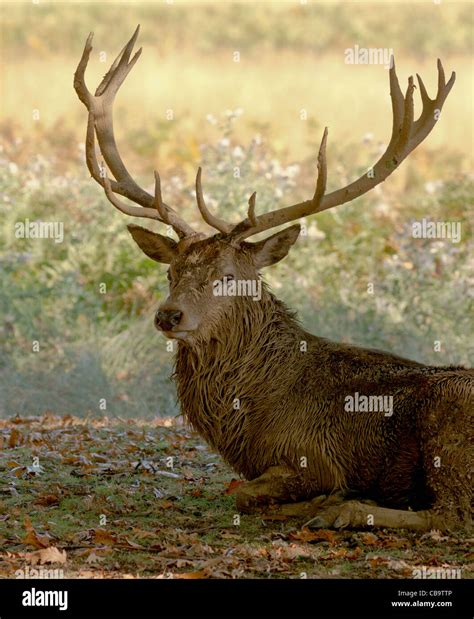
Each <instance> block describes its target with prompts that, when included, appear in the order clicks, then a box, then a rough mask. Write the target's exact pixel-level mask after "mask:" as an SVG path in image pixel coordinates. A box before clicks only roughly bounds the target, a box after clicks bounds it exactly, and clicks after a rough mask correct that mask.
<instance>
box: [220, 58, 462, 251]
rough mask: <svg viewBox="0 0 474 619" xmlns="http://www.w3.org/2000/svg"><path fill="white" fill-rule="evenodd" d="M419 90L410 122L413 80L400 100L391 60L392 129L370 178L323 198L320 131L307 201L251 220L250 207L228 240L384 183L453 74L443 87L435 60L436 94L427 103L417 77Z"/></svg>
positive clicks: (431, 117)
mask: <svg viewBox="0 0 474 619" xmlns="http://www.w3.org/2000/svg"><path fill="white" fill-rule="evenodd" d="M416 76H417V78H418V84H419V87H420V94H421V100H422V103H423V111H422V112H421V115H420V117H419V118H418V120H417V121H414V120H413V91H414V89H415V85H414V83H413V77H411V76H410V77H409V78H408V88H407V91H406V94H405V96H403V94H402V91H401V89H400V84H399V82H398V78H397V74H396V72H395V62H394V59H393V57H392V58H391V67H390V96H391V98H392V111H393V126H392V137H391V138H390V142H389V144H388V146H387V149H386V151H385V152H384V154H383V155H382V156H381V157H380V159H379V160H378V161H377V163H376V164H375V165H374V167H373V168H372V170H371V174H370V175H368V174H365V175H364V176H361V177H360V178H358V179H357V180H356V181H354V182H353V183H351V184H350V185H347V187H343V188H341V189H338V190H337V191H333V192H332V193H330V194H327V195H325V190H326V176H327V164H326V140H327V135H328V130H327V127H326V129H325V130H324V134H323V138H322V140H321V146H320V147H319V155H318V179H317V183H316V190H315V192H314V195H313V197H312V198H311V200H306V201H305V202H299V203H298V204H293V205H292V206H287V207H286V208H282V209H276V210H274V211H270V212H269V213H264V214H263V215H259V216H255V213H254V210H253V208H254V206H252V205H251V206H250V208H249V213H248V216H247V219H245V220H244V221H243V222H241V223H240V224H238V225H237V226H236V227H235V228H234V229H233V231H232V233H231V234H232V236H235V238H238V239H239V240H242V239H245V238H247V237H249V236H252V235H253V234H257V232H263V231H264V230H268V229H270V228H274V227H275V226H280V225H282V224H285V223H288V222H290V221H294V220H295V219H299V218H300V217H307V216H308V215H313V214H314V213H320V212H321V211H325V210H327V209H330V208H333V207H334V206H338V205H339V204H344V203H345V202H350V201H351V200H354V198H358V197H359V196H361V195H362V194H364V193H366V192H367V191H369V190H370V189H373V188H374V187H375V186H376V185H378V184H379V183H381V182H382V181H384V180H385V179H386V178H387V177H388V176H389V175H390V174H391V173H392V172H393V171H394V170H396V169H397V168H398V166H399V165H400V163H401V162H402V161H403V160H404V159H405V157H407V156H408V155H409V154H410V153H411V151H413V150H414V149H415V148H416V147H417V146H418V145H419V144H420V143H421V142H422V141H423V140H424V139H425V137H426V136H427V135H428V134H429V132H430V131H431V129H432V128H433V127H434V126H435V124H436V121H437V120H438V118H439V114H440V112H441V109H442V107H443V103H444V102H445V100H446V97H447V96H448V94H449V91H450V90H451V88H452V86H453V84H454V81H455V79H456V74H455V73H454V71H453V73H452V75H451V78H450V80H449V82H448V83H447V84H446V83H445V77H444V69H443V65H442V64H441V60H439V59H438V92H437V94H436V98H435V99H430V98H429V97H428V93H427V92H426V88H425V85H424V84H423V80H422V79H421V77H420V76H419V75H418V74H417V75H416Z"/></svg>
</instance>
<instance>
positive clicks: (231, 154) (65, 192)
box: [0, 111, 474, 417]
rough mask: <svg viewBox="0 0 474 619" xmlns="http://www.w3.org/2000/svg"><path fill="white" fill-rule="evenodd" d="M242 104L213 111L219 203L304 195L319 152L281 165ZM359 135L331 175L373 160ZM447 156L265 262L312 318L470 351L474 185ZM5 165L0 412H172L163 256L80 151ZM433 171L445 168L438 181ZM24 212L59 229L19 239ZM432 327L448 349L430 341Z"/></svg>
mask: <svg viewBox="0 0 474 619" xmlns="http://www.w3.org/2000/svg"><path fill="white" fill-rule="evenodd" d="M238 116H239V113H238V111H236V112H228V113H227V114H226V115H225V116H224V118H223V119H222V121H217V120H216V119H213V118H209V121H210V122H212V123H213V124H216V125H217V128H218V129H219V133H220V138H219V139H218V141H217V142H216V143H215V144H210V145H207V146H205V147H202V165H203V170H204V175H203V181H204V187H205V194H206V199H207V201H208V204H209V206H210V207H211V208H212V209H213V210H216V211H217V212H219V214H220V215H221V216H223V217H224V218H226V219H227V220H230V221H232V220H233V221H237V220H238V218H239V217H242V216H243V215H244V213H245V210H246V206H247V200H248V197H249V195H250V193H251V192H252V191H253V190H257V192H258V196H257V209H258V211H259V212H263V211H266V210H269V209H272V208H276V207H278V206H280V205H282V204H284V203H286V204H289V203H290V200H294V201H296V200H297V199H299V198H302V197H304V196H306V195H308V194H309V193H310V192H311V190H312V188H313V186H314V164H313V162H303V164H302V165H301V166H295V165H283V164H282V163H281V162H280V161H278V160H277V159H276V158H275V157H274V155H273V154H272V153H271V151H269V149H268V147H267V146H266V145H265V144H264V143H262V142H261V140H260V139H259V138H255V139H254V140H252V142H251V143H250V144H248V145H242V144H239V143H238V142H237V140H236V138H235V136H234V126H235V122H236V121H237V119H238ZM357 146H358V147H357V149H355V148H354V149H351V148H347V147H346V148H345V149H344V152H345V153H350V155H348V154H345V155H344V154H343V153H342V152H341V153H339V152H337V149H336V153H334V151H333V153H332V158H334V159H335V160H337V161H338V162H339V165H338V166H337V167H336V169H335V173H333V174H332V176H331V179H332V180H331V182H332V183H334V185H337V184H339V185H341V184H345V183H346V182H347V178H348V177H350V175H352V174H354V171H355V170H359V171H361V170H363V169H364V167H363V164H362V162H363V161H366V159H367V158H368V157H370V156H371V155H370V153H367V150H369V151H371V149H372V148H373V146H372V145H371V144H368V145H367V144H366V145H365V146H364V145H362V146H361V145H357ZM364 149H365V150H364ZM359 151H360V154H359V155H358V156H357V157H356V156H354V155H353V153H354V152H359ZM446 161H447V160H446V157H445V156H444V155H442V156H440V157H436V156H435V155H432V156H431V157H430V165H429V169H428V171H426V170H424V169H423V167H422V166H417V167H416V169H417V175H416V177H413V178H411V181H410V183H409V186H408V188H402V189H401V190H397V188H396V187H394V186H393V185H390V184H388V185H387V186H384V187H382V188H380V191H375V192H372V193H371V194H369V195H367V196H364V197H362V198H360V199H358V200H357V201H355V202H354V203H352V204H349V205H345V206H342V207H339V208H337V209H335V210H332V211H329V212H326V213H322V214H321V215H320V216H319V217H318V218H317V220H316V218H311V219H310V220H308V221H307V222H306V226H305V232H306V234H303V235H302V236H301V238H300V240H299V242H298V243H297V245H296V247H295V248H294V249H293V250H292V252H291V253H290V255H289V257H288V258H287V259H286V260H285V261H283V262H282V263H280V264H279V265H277V266H276V267H273V268H271V269H269V270H268V271H267V272H266V273H265V275H266V277H267V279H268V281H269V282H270V284H271V286H272V287H273V289H274V290H275V292H276V294H277V295H278V296H280V297H281V298H283V299H284V300H285V301H287V303H288V305H290V306H291V307H292V308H294V309H296V310H298V312H299V316H300V319H301V321H302V322H303V324H304V325H305V326H307V327H308V329H310V330H311V331H313V332H314V333H317V334H319V335H321V336H326V337H331V338H333V339H337V340H343V341H350V342H354V343H357V344H360V345H365V346H372V347H378V348H384V349H386V350H390V351H393V352H395V353H398V354H402V355H404V356H408V357H412V358H415V359H417V360H419V361H423V362H426V363H434V364H466V365H469V364H472V362H473V350H472V348H470V345H469V341H468V338H466V334H468V333H472V330H473V320H472V316H473V315H474V312H473V311H472V310H473V308H472V304H473V295H472V290H473V286H472V284H473V275H472V265H471V264H470V262H469V260H470V256H472V253H473V241H472V234H471V229H470V220H469V216H468V205H469V204H472V202H473V193H474V191H473V183H472V179H469V178H466V177H463V176H461V175H458V176H456V173H455V166H453V168H450V167H449V164H447V163H446ZM405 165H406V166H410V165H412V166H413V165H414V164H413V163H411V164H410V163H407V164H405ZM2 168H3V173H2V177H1V178H2V180H1V187H0V189H1V192H2V195H3V207H2V227H1V229H0V246H1V248H2V249H1V251H0V344H1V349H2V351H3V353H2V355H1V356H0V381H1V387H2V403H1V409H0V410H3V412H4V413H8V414H13V413H21V414H24V413H40V412H44V411H45V410H53V411H54V412H57V413H75V414H84V413H87V414H92V415H101V414H103V413H104V411H102V410H101V409H100V407H99V402H100V400H101V399H102V398H105V399H106V400H107V409H106V411H105V412H106V413H107V414H108V415H124V416H127V415H136V416H145V417H147V416H148V417H152V416H155V415H157V414H162V413H163V414H164V413H167V414H169V413H170V411H176V410H177V409H176V405H175V393H174V389H173V387H172V385H171V383H170V381H169V380H168V377H169V375H170V373H171V371H172V355H171V353H170V352H167V351H166V347H165V341H164V340H163V338H161V337H160V336H159V335H158V334H157V333H156V332H155V331H154V329H153V312H154V309H155V308H156V306H157V304H158V302H159V301H160V299H161V298H162V297H163V295H164V294H165V292H166V289H167V286H166V278H165V269H164V268H162V267H161V266H159V265H156V264H155V263H153V262H152V261H150V260H148V259H147V258H146V257H145V256H144V255H142V254H141V253H140V252H139V250H138V249H137V248H136V247H135V245H134V244H133V243H132V241H131V239H130V237H129V235H128V232H127V230H126V228H125V223H126V219H125V218H124V217H122V216H120V214H118V213H116V212H115V211H114V210H113V209H112V207H111V206H110V205H109V204H108V203H107V202H106V199H105V197H104V196H103V194H102V192H101V191H100V189H99V188H98V187H97V186H96V185H95V184H94V183H93V182H92V181H91V179H90V178H89V177H88V176H87V175H86V174H85V172H84V169H83V164H81V167H80V168H77V169H80V170H81V172H80V173H79V174H80V176H79V175H78V172H76V173H75V174H72V173H70V172H68V173H67V174H66V175H58V174H57V173H56V171H55V170H56V166H55V162H54V161H53V160H51V161H49V160H45V159H44V158H41V157H37V158H35V159H33V160H31V161H29V163H27V164H25V165H24V166H21V167H19V166H18V165H17V164H15V163H13V161H10V160H9V159H8V158H7V157H6V156H5V157H4V158H3V160H2ZM236 169H239V170H240V176H236V175H235V174H234V172H235V170H236ZM428 173H429V174H430V175H431V178H433V175H436V177H437V178H438V180H437V181H434V182H433V181H430V182H428V180H429V178H430V177H427V176H426V175H427V174H428ZM445 178H450V179H451V180H449V181H445V180H444V179H445ZM166 192H167V198H168V197H169V198H170V201H172V203H173V204H177V207H178V208H179V210H180V212H183V213H184V215H185V217H186V218H188V219H190V220H191V221H193V220H194V221H195V222H196V224H197V225H198V226H202V225H203V224H202V222H200V221H199V218H198V217H197V209H196V208H195V207H194V192H193V188H192V183H191V182H189V181H187V179H186V178H185V177H183V176H179V177H177V176H176V177H171V179H169V180H168V181H167V183H166ZM423 217H425V218H427V219H432V220H434V221H437V220H438V221H459V222H461V224H462V240H461V242H460V243H458V244H455V243H452V242H451V240H449V239H444V240H439V239H438V240H432V239H414V238H412V233H411V229H412V228H411V226H412V222H413V221H414V220H421V219H422V218H423ZM27 218H28V219H29V220H30V221H34V220H39V221H59V222H64V228H65V237H64V242H63V243H55V242H54V240H52V239H26V238H16V236H15V224H16V223H18V222H21V221H24V220H25V219H27ZM149 225H151V224H149ZM103 284H105V287H106V289H105V294H103V293H102V292H103V291H101V286H102V285H103ZM371 284H373V294H371V293H370V292H368V289H369V288H370V286H369V285H371ZM437 340H439V341H441V351H440V352H434V342H435V341H437ZM34 341H38V342H39V345H40V350H39V352H33V350H32V347H33V342H34Z"/></svg>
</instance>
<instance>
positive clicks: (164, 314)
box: [155, 309, 183, 331]
mask: <svg viewBox="0 0 474 619" xmlns="http://www.w3.org/2000/svg"><path fill="white" fill-rule="evenodd" d="M182 315H183V312H181V311H180V310H177V309H159V310H158V311H157V312H156V314H155V327H156V328H157V329H160V330H161V331H171V329H172V328H173V327H176V325H179V321H180V320H181V317H182Z"/></svg>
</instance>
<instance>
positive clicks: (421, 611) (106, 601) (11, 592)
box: [0, 579, 473, 619]
mask: <svg viewBox="0 0 474 619" xmlns="http://www.w3.org/2000/svg"><path fill="white" fill-rule="evenodd" d="M469 585H472V581H468V580H431V579H430V580H413V579H410V580H406V579H405V580H356V579H353V580H336V579H331V580H313V579H308V580H304V579H301V580H298V579H291V580H234V581H232V580H153V579H149V580H67V579H64V580H53V579H47V580H33V579H30V580H7V579H5V580H0V619H14V618H20V617H21V618H22V619H23V618H27V617H48V618H49V619H54V618H55V617H65V618H66V617H68V618H69V617H73V618H80V619H94V617H97V618H98V619H99V618H100V619H104V618H106V617H111V618H112V617H113V618H114V619H118V618H119V617H122V618H127V619H128V618H130V619H145V618H152V617H153V618H159V619H175V618H179V619H196V618H198V617H203V618H204V617H205V618H206V619H209V618H212V617H219V619H222V618H225V617H230V618H233V617H235V618H237V617H238V618H245V619H248V618H251V617H258V618H259V619H261V618H262V617H271V618H272V619H275V618H277V617H288V618H291V619H325V618H333V617H335V618H353V617H377V618H378V619H385V618H391V617H393V618H397V617H413V618H417V617H418V618H419V617H432V618H439V617H442V618H444V617H447V618H449V617H456V618H461V619H464V618H466V619H467V618H468V617H469V618H471V617H472V616H473V615H472V605H471V606H470V605H469V600H470V597H469V595H468V587H469ZM33 589H34V590H35V592H38V591H67V593H68V598H67V608H66V609H65V610H60V609H59V608H57V607H55V606H48V607H40V606H34V607H33V606H23V604H22V601H23V598H24V592H28V591H29V592H31V591H32V590H33ZM471 590H472V587H471ZM471 592H472V591H471ZM25 600H26V598H25ZM53 601H54V599H53ZM56 601H59V600H56ZM63 602H64V599H63ZM394 602H403V605H402V606H398V605H397V606H395V605H394V604H393V603H394ZM408 603H410V605H408ZM420 603H422V604H423V605H422V606H420ZM426 603H429V604H430V607H428V606H425V604H426ZM431 604H433V607H431Z"/></svg>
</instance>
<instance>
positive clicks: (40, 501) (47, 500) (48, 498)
mask: <svg viewBox="0 0 474 619" xmlns="http://www.w3.org/2000/svg"><path fill="white" fill-rule="evenodd" d="M34 503H35V505H44V506H46V507H49V506H50V505H58V503H59V497H58V496H56V495H55V494H40V495H39V496H38V497H37V498H36V499H35V501H34Z"/></svg>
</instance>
